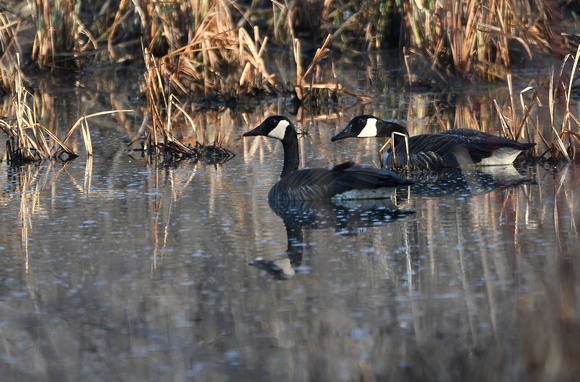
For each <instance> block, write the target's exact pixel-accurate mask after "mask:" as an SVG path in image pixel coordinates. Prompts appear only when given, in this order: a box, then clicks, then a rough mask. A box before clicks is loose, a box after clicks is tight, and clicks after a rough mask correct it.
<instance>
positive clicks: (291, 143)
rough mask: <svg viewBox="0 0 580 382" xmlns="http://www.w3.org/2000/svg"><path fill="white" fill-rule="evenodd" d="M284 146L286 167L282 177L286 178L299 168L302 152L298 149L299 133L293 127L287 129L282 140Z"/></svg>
mask: <svg viewBox="0 0 580 382" xmlns="http://www.w3.org/2000/svg"><path fill="white" fill-rule="evenodd" d="M282 147H284V168H283V169H282V175H280V179H282V178H284V177H285V176H286V175H289V174H291V173H293V172H295V171H297V170H298V165H299V164H300V153H299V151H298V135H297V134H296V130H294V128H293V127H289V128H287V129H286V133H285V134H284V139H283V140H282Z"/></svg>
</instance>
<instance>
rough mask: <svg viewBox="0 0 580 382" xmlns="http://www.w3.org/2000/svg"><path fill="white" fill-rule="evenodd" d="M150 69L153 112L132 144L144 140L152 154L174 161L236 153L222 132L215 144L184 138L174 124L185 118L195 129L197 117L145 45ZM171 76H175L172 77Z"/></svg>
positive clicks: (147, 86) (147, 87)
mask: <svg viewBox="0 0 580 382" xmlns="http://www.w3.org/2000/svg"><path fill="white" fill-rule="evenodd" d="M144 56H145V62H146V63H147V71H146V72H145V75H144V92H145V94H146V97H147V106H146V108H147V110H146V111H145V113H146V114H147V115H150V116H151V121H150V124H149V129H148V131H147V132H145V133H144V134H143V135H141V136H139V137H137V138H136V139H135V140H133V142H131V145H132V144H135V143H136V142H137V141H139V140H141V150H142V151H143V153H144V154H146V155H148V156H150V157H162V158H163V159H164V162H165V163H174V162H177V161H180V160H184V159H188V160H194V161H198V160H202V159H205V160H209V161H212V159H213V160H215V162H218V163H219V162H222V163H223V162H224V161H227V160H229V159H231V158H232V157H233V156H234V154H233V153H232V152H231V151H229V150H228V149H226V148H225V147H223V139H221V138H220V137H219V134H218V135H217V136H216V138H215V139H214V142H213V144H205V143H200V142H198V141H196V142H195V145H194V146H192V145H191V144H186V143H184V142H182V141H181V140H180V139H179V138H178V137H176V134H175V133H174V126H176V125H177V126H179V125H181V124H183V122H182V121H185V122H186V123H187V124H188V125H189V127H190V128H191V130H192V131H194V132H195V131H196V127H195V124H194V123H193V118H192V117H191V115H190V114H189V113H188V112H187V111H186V110H185V108H184V107H183V106H182V105H181V104H180V102H179V100H178V99H177V97H176V96H175V95H173V94H172V90H173V87H172V86H171V83H170V82H169V83H164V82H163V80H162V74H161V66H162V64H161V62H162V60H159V59H156V58H155V57H154V56H153V55H152V54H151V53H149V51H148V49H147V48H144ZM170 80H171V77H170Z"/></svg>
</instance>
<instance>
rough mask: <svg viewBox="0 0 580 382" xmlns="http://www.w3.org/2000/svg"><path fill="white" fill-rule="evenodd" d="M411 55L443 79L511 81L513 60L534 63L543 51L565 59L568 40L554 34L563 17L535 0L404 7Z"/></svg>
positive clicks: (465, 0) (466, 0)
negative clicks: (476, 77) (452, 75)
mask: <svg viewBox="0 0 580 382" xmlns="http://www.w3.org/2000/svg"><path fill="white" fill-rule="evenodd" d="M403 9H404V11H403V15H404V26H405V29H406V35H407V36H408V37H407V38H406V39H405V40H404V46H406V48H407V50H408V52H409V53H410V54H414V55H419V56H421V57H423V58H424V59H426V60H428V61H429V62H430V65H431V70H433V71H435V72H437V73H438V75H439V76H441V77H442V78H447V77H448V74H449V72H455V73H457V74H459V75H460V76H462V77H463V78H465V79H471V77H472V76H473V75H474V74H478V75H479V76H481V77H484V78H487V79H494V78H500V79H505V77H506V75H507V74H508V73H509V70H510V68H511V65H512V60H513V57H516V56H517V57H519V58H520V59H527V60H531V59H533V58H535V57H536V56H537V52H539V51H543V52H550V53H555V54H562V52H563V47H564V39H563V38H562V37H561V36H560V35H559V34H558V33H556V30H555V29H554V28H555V27H556V25H557V22H556V21H557V17H558V16H557V12H556V11H555V9H553V8H552V7H551V5H550V3H547V2H540V1H534V0H524V1H516V0H498V1H493V2H491V3H489V4H487V3H482V2H480V1H477V0H460V1H453V0H445V1H443V2H432V3H428V4H425V5H424V6H421V5H420V3H418V2H414V1H409V2H404V5H403Z"/></svg>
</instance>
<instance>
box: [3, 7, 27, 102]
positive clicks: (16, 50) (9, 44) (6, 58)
mask: <svg viewBox="0 0 580 382" xmlns="http://www.w3.org/2000/svg"><path fill="white" fill-rule="evenodd" d="M19 29H20V22H19V21H16V20H15V21H11V20H9V19H8V17H7V16H6V15H5V14H4V13H0V95H1V93H2V92H5V93H10V92H11V91H12V78H13V77H14V73H15V72H16V68H15V65H17V63H18V62H19V60H18V59H17V57H16V56H17V55H22V49H21V47H20V43H19V40H18V31H19Z"/></svg>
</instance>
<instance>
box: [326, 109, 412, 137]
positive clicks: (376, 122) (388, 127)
mask: <svg viewBox="0 0 580 382" xmlns="http://www.w3.org/2000/svg"><path fill="white" fill-rule="evenodd" d="M393 132H398V133H401V134H405V135H409V134H408V133H407V129H405V128H404V127H403V126H401V125H398V124H396V123H393V122H386V121H383V120H382V119H379V118H377V117H375V116H372V115H359V116H357V117H354V118H353V119H352V120H351V121H350V122H349V123H348V125H347V126H346V127H345V128H344V130H342V131H341V132H340V133H338V134H336V135H335V136H334V137H332V139H331V140H332V142H334V141H338V140H339V139H344V138H371V137H390V136H391V134H392V133H393Z"/></svg>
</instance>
